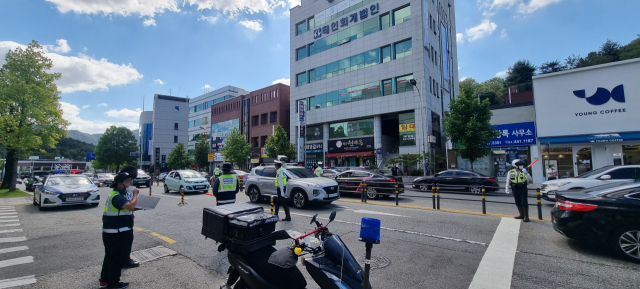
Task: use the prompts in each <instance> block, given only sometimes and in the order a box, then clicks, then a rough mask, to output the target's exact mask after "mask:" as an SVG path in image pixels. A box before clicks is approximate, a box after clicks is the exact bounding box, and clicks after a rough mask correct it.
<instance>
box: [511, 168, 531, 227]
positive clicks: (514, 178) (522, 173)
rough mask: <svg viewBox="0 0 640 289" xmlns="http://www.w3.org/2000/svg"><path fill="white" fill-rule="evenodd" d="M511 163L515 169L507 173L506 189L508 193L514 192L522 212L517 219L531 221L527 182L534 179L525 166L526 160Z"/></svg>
mask: <svg viewBox="0 0 640 289" xmlns="http://www.w3.org/2000/svg"><path fill="white" fill-rule="evenodd" d="M511 165H512V166H513V169H511V170H510V171H509V173H507V185H506V191H507V194H508V193H509V192H512V193H513V198H514V199H515V201H516V207H517V208H518V213H520V215H518V216H516V217H515V219H518V220H522V221H523V222H529V192H528V191H527V183H529V182H531V180H532V179H531V176H530V175H529V173H528V172H527V169H525V168H524V162H522V161H520V160H513V162H511Z"/></svg>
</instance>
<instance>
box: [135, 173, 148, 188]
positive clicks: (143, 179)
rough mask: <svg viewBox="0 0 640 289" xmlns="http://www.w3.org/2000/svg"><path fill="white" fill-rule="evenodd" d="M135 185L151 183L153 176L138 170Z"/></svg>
mask: <svg viewBox="0 0 640 289" xmlns="http://www.w3.org/2000/svg"><path fill="white" fill-rule="evenodd" d="M133 185H134V186H136V187H139V186H146V187H149V186H150V185H151V177H150V176H149V175H147V173H145V172H144V171H143V170H138V176H137V177H136V178H135V179H134V180H133Z"/></svg>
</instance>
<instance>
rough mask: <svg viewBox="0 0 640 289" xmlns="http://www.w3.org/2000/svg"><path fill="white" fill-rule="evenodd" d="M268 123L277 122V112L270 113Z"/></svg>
mask: <svg viewBox="0 0 640 289" xmlns="http://www.w3.org/2000/svg"><path fill="white" fill-rule="evenodd" d="M269 122H271V123H274V122H278V112H277V111H272V112H271V113H270V120H269Z"/></svg>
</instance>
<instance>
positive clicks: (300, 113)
mask: <svg viewBox="0 0 640 289" xmlns="http://www.w3.org/2000/svg"><path fill="white" fill-rule="evenodd" d="M298 116H299V117H300V121H304V101H302V100H300V101H298Z"/></svg>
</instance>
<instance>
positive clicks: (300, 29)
mask: <svg viewBox="0 0 640 289" xmlns="http://www.w3.org/2000/svg"><path fill="white" fill-rule="evenodd" d="M306 31H307V22H306V21H302V22H300V23H298V24H296V35H300V34H302V33H305V32H306Z"/></svg>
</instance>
